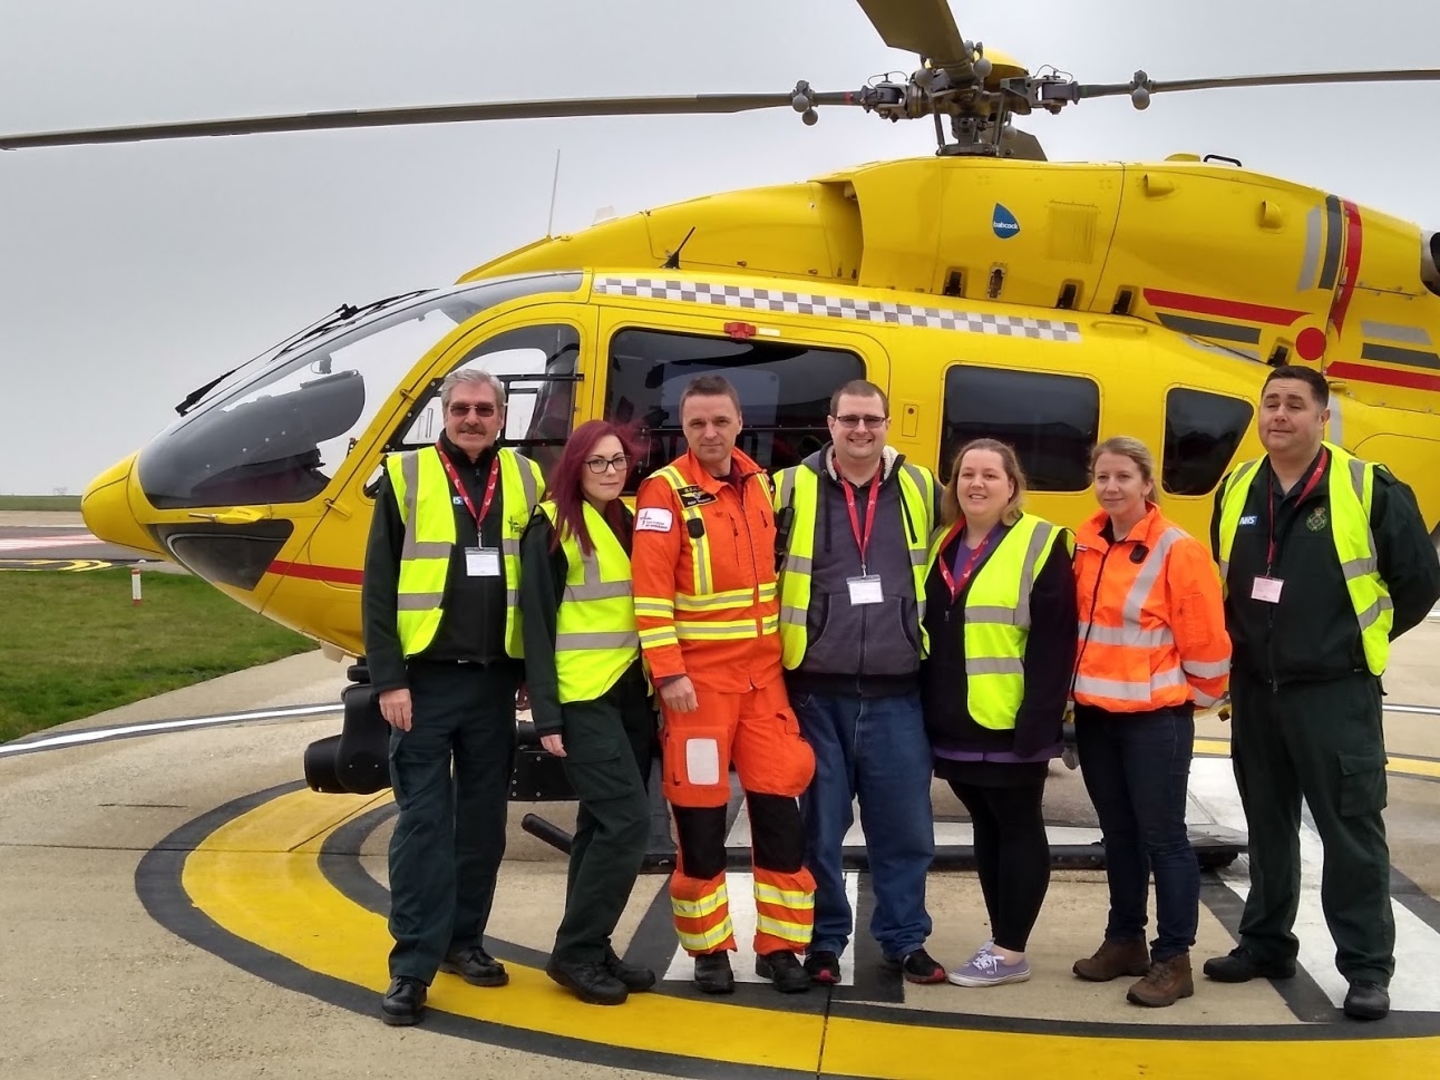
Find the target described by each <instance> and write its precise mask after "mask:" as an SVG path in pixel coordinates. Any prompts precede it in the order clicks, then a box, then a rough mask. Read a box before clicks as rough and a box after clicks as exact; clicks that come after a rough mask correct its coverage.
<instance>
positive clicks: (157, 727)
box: [0, 701, 345, 757]
mask: <svg viewBox="0 0 1440 1080" xmlns="http://www.w3.org/2000/svg"><path fill="white" fill-rule="evenodd" d="M344 710H345V706H344V705H342V704H341V703H340V702H338V701H337V702H336V703H335V704H333V705H291V706H286V707H284V708H280V709H261V710H258V711H255V712H240V713H219V714H216V715H214V716H192V717H187V718H185V719H182V720H152V721H147V722H145V723H143V724H122V725H119V726H116V727H105V728H89V729H87V730H85V731H67V732H66V733H65V734H63V735H30V736H27V737H25V738H23V739H17V740H16V741H15V742H9V743H4V744H3V745H0V757H6V756H15V755H19V754H36V753H39V752H40V751H42V750H61V749H64V748H66V747H71V746H85V745H89V744H92V743H99V742H109V741H110V740H112V739H134V738H137V737H139V736H141V735H162V734H164V733H166V732H170V731H189V730H192V729H194V728H204V727H220V726H222V725H225V724H246V723H251V722H253V721H256V720H282V719H297V718H303V717H309V716H325V715H327V714H331V713H338V712H344Z"/></svg>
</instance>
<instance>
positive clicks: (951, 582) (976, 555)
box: [935, 518, 1000, 604]
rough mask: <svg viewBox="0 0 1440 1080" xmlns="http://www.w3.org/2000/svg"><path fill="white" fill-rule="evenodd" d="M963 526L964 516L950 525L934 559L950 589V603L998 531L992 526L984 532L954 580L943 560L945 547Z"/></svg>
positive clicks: (957, 594)
mask: <svg viewBox="0 0 1440 1080" xmlns="http://www.w3.org/2000/svg"><path fill="white" fill-rule="evenodd" d="M964 527H965V519H964V518H961V519H960V520H959V521H957V522H955V524H954V525H951V526H950V531H949V532H948V533H946V534H945V539H944V540H942V541H940V547H939V552H938V555H937V557H936V560H935V561H936V562H938V563H939V564H940V576H941V577H942V578H944V579H945V584H946V586H947V587H948V588H949V589H950V602H951V603H952V604H953V603H955V601H956V600H958V599H960V593H961V592H962V591H963V590H964V588H965V586H966V584H967V583H968V582H969V581H970V575H971V574H973V573H975V566H976V564H977V563H979V561H980V557H981V556H982V555H984V554H985V552H986V551H988V550H989V548H990V541H992V540H993V539H994V538H995V534H996V533H998V532H999V531H1000V530H999V528H998V527H992V528H991V529H990V531H989V532H988V533H986V534H985V539H983V540H981V541H980V543H979V544H978V545H977V546H976V548H975V550H974V551H972V552H970V558H968V559H966V560H965V565H964V566H963V567H961V568H960V580H959V581H956V580H955V576H954V575H953V574H951V573H950V567H949V565H948V564H947V563H946V561H945V549H946V548H947V547H949V546H950V541H951V540H953V539H954V538H955V534H956V533H958V532H959V531H960V530H961V529H963V528H964Z"/></svg>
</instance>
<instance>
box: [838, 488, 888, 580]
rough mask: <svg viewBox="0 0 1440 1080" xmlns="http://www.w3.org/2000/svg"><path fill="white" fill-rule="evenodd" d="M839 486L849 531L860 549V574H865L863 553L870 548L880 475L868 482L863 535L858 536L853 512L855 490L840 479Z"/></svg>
mask: <svg viewBox="0 0 1440 1080" xmlns="http://www.w3.org/2000/svg"><path fill="white" fill-rule="evenodd" d="M840 486H841V487H842V488H844V489H845V508H846V509H847V510H849V511H850V530H851V531H852V532H853V533H854V534H855V544H856V546H857V547H859V548H860V573H861V574H862V575H863V574H864V573H865V552H866V551H867V550H869V548H870V533H871V531H872V530H873V529H874V528H875V500H876V499H878V498H879V497H880V475H879V474H878V473H877V474H876V475H875V479H873V480H871V481H870V500H869V502H867V503H866V504H865V535H864V536H863V537H862V536H861V535H860V516H859V514H858V513H857V512H856V510H855V490H854V488H852V487H851V486H850V481H848V480H844V479H842V480H841V481H840Z"/></svg>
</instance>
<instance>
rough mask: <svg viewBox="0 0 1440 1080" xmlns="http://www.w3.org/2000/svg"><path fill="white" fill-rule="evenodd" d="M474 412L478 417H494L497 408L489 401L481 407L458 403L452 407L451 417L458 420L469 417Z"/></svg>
mask: <svg viewBox="0 0 1440 1080" xmlns="http://www.w3.org/2000/svg"><path fill="white" fill-rule="evenodd" d="M472 411H473V412H474V413H475V415H476V416H494V415H495V406H494V405H492V404H490V403H489V402H488V401H487V402H485V403H484V404H481V405H461V404H460V403H459V402H458V401H457V402H455V403H454V404H452V405H451V406H450V415H451V416H453V417H455V418H456V419H457V420H458V419H459V418H460V417H462V416H469V415H470V413H471V412H472Z"/></svg>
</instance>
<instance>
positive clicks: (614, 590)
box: [565, 581, 632, 600]
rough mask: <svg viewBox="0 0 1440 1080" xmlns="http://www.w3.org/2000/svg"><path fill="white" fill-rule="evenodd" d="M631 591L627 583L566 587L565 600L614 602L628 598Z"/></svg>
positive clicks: (600, 582)
mask: <svg viewBox="0 0 1440 1080" xmlns="http://www.w3.org/2000/svg"><path fill="white" fill-rule="evenodd" d="M631 592H632V590H631V588H630V582H628V581H597V582H595V584H593V585H588V584H587V585H566V586H565V599H566V600H616V599H618V598H620V597H622V596H629V595H630V594H631Z"/></svg>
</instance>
